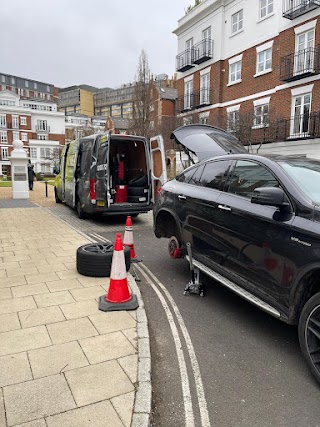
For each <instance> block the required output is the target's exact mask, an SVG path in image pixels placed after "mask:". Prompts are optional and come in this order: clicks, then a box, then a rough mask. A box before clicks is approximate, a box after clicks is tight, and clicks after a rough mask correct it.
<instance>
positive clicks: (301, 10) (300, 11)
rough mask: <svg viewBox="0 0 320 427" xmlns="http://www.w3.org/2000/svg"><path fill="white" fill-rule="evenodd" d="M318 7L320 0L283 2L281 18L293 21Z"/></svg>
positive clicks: (288, 0) (286, 0)
mask: <svg viewBox="0 0 320 427" xmlns="http://www.w3.org/2000/svg"><path fill="white" fill-rule="evenodd" d="M319 6H320V0H283V3H282V16H283V17H284V18H288V19H291V20H292V19H295V18H297V17H298V16H301V15H304V14H305V13H307V12H309V11H310V10H313V9H316V8H317V7H319Z"/></svg>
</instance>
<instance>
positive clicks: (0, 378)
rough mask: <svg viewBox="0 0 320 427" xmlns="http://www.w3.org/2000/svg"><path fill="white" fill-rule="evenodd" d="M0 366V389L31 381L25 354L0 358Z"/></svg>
mask: <svg viewBox="0 0 320 427" xmlns="http://www.w3.org/2000/svg"><path fill="white" fill-rule="evenodd" d="M0 366H1V369H0V387H3V386H6V385H10V384H17V383H20V382H23V381H28V380H31V379H32V372H31V369H30V365H29V360H28V357H27V354H26V353H18V354H11V355H10V356H2V357H0ZM0 425H1V424H0Z"/></svg>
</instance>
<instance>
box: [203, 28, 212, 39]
mask: <svg viewBox="0 0 320 427" xmlns="http://www.w3.org/2000/svg"><path fill="white" fill-rule="evenodd" d="M210 39H211V26H210V27H207V28H205V29H204V30H203V31H202V40H210Z"/></svg>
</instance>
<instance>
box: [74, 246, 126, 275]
mask: <svg viewBox="0 0 320 427" xmlns="http://www.w3.org/2000/svg"><path fill="white" fill-rule="evenodd" d="M123 251H124V259H125V264H126V271H128V270H129V269H130V264H131V259H130V248H129V247H128V246H124V247H123ZM112 256H113V245H112V244H107V243H89V244H86V245H82V246H80V247H79V248H78V249H77V257H76V258H77V270H78V273H80V274H82V275H83V276H91V277H110V273H111V264H112Z"/></svg>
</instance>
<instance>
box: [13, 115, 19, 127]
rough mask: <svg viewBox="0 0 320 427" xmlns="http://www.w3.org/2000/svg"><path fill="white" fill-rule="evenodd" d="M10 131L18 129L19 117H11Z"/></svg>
mask: <svg viewBox="0 0 320 427" xmlns="http://www.w3.org/2000/svg"><path fill="white" fill-rule="evenodd" d="M12 129H19V116H12Z"/></svg>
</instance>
